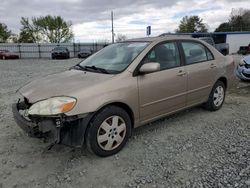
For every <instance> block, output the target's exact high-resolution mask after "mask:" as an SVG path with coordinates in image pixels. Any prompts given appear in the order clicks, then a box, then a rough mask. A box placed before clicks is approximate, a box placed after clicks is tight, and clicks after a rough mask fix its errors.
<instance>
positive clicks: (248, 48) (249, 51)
mask: <svg viewBox="0 0 250 188" xmlns="http://www.w3.org/2000/svg"><path fill="white" fill-rule="evenodd" d="M238 54H242V55H247V54H250V44H249V45H248V46H240V49H239V51H238Z"/></svg>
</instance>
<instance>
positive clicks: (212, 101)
mask: <svg viewBox="0 0 250 188" xmlns="http://www.w3.org/2000/svg"><path fill="white" fill-rule="evenodd" d="M225 94H226V87H225V84H224V83H223V82H222V81H217V82H216V83H215V84H214V86H213V89H212V91H211V93H210V95H209V98H208V101H207V102H206V103H205V104H204V107H205V108H206V109H207V110H209V111H217V110H219V109H220V108H221V107H222V105H223V103H224V100H225Z"/></svg>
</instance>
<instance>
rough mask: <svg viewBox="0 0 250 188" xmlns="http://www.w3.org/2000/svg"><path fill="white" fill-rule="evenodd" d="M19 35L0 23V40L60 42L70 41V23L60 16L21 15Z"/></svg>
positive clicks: (71, 36) (71, 37) (71, 34)
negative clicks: (29, 16)
mask: <svg viewBox="0 0 250 188" xmlns="http://www.w3.org/2000/svg"><path fill="white" fill-rule="evenodd" d="M20 24H21V29H20V33H19V35H15V34H13V33H12V32H11V31H10V30H9V29H8V27H7V26H6V25H5V24H4V23H0V42H1V43H3V42H6V41H7V40H8V39H11V40H12V41H13V42H16V43H18V42H19V43H38V42H49V43H61V42H70V41H72V39H73V37H74V35H73V31H72V23H71V22H66V21H65V20H64V19H63V18H62V17H61V16H50V15H47V16H40V17H33V18H32V19H31V20H29V18H25V17H22V18H21V21H20Z"/></svg>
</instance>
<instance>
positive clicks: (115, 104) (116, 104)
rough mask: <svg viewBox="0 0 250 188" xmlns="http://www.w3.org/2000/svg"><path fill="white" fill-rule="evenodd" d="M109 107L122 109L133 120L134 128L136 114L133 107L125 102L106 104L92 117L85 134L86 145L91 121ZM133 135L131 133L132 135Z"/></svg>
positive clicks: (132, 125) (132, 126)
mask: <svg viewBox="0 0 250 188" xmlns="http://www.w3.org/2000/svg"><path fill="white" fill-rule="evenodd" d="M108 106H116V107H120V108H122V109H123V110H125V111H126V112H127V113H128V115H129V117H130V120H131V129H133V128H134V113H133V111H132V109H131V107H129V105H127V104H125V103H123V102H111V103H108V104H105V105H103V106H102V107H101V108H99V109H98V110H97V111H95V112H94V113H93V114H92V116H91V119H90V120H89V122H88V125H87V127H86V131H85V133H84V142H85V143H86V134H87V130H88V129H89V127H90V126H91V121H92V120H93V119H94V118H95V116H96V115H97V114H98V113H99V112H100V111H101V110H103V109H104V108H107V107H108ZM130 134H131V133H130Z"/></svg>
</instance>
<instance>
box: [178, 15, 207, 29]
mask: <svg viewBox="0 0 250 188" xmlns="http://www.w3.org/2000/svg"><path fill="white" fill-rule="evenodd" d="M207 31H208V26H207V25H206V24H205V23H203V20H202V19H201V18H200V17H199V16H190V17H188V16H185V17H183V18H182V20H181V22H180V25H179V27H178V29H177V30H176V32H177V33H193V32H207Z"/></svg>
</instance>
